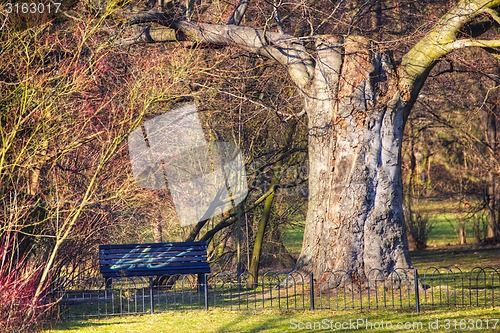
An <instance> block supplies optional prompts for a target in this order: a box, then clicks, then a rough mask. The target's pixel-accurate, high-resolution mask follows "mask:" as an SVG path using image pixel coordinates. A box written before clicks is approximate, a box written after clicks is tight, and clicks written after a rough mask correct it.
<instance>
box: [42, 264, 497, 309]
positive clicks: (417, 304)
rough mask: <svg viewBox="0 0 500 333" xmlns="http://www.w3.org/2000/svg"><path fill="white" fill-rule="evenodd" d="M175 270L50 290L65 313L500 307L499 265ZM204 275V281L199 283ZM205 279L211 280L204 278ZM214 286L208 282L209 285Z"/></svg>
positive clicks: (79, 281) (87, 281)
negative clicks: (359, 271) (359, 270)
mask: <svg viewBox="0 0 500 333" xmlns="http://www.w3.org/2000/svg"><path fill="white" fill-rule="evenodd" d="M204 279H205V281H198V280H197V276H195V275H190V274H187V275H171V276H161V277H146V278H140V277H136V278H114V279H113V280H112V284H110V283H109V281H108V283H106V282H107V281H105V280H104V279H103V278H91V279H75V280H73V281H68V282H66V283H64V284H58V285H59V286H60V287H59V288H55V289H54V290H53V291H52V293H51V296H52V297H53V298H54V299H55V300H58V311H59V313H60V316H61V317H62V318H79V317H94V316H112V315H126V314H140V313H156V312H164V311H174V310H191V309H205V310H208V309H213V308H220V309H228V310H260V309H283V310H291V309H293V310H315V309H332V310H349V309H387V308H393V309H403V310H407V311H416V312H420V310H421V309H432V308H438V307H478V306H484V307H496V306H498V305H499V304H500V270H499V269H496V268H492V267H476V268H474V269H472V270H470V271H467V272H464V271H462V270H460V269H459V268H457V267H429V268H426V269H424V270H423V271H422V273H421V274H419V273H418V272H417V270H416V269H396V270H394V271H393V272H390V273H389V272H386V271H383V270H379V269H373V270H371V271H370V272H369V274H368V275H367V276H366V278H364V279H359V278H358V277H357V276H356V274H354V273H353V272H350V271H325V272H323V273H322V274H320V275H319V276H314V275H313V274H302V273H300V272H297V271H292V272H267V273H264V274H262V275H261V276H260V277H259V279H258V281H256V282H255V280H254V279H253V277H252V276H251V275H250V273H248V272H246V273H243V274H239V275H238V274H236V273H225V272H224V273H217V274H209V275H204ZM200 282H201V283H200ZM203 282H204V283H203ZM205 285H206V286H207V287H206V288H204V286H205Z"/></svg>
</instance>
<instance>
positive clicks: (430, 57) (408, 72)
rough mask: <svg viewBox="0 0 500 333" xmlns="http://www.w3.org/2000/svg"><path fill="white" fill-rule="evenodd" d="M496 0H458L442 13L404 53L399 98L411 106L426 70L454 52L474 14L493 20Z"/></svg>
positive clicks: (496, 4)
mask: <svg viewBox="0 0 500 333" xmlns="http://www.w3.org/2000/svg"><path fill="white" fill-rule="evenodd" d="M498 6H500V0H460V1H459V2H458V4H457V5H456V6H455V7H453V8H452V9H451V10H450V11H449V12H448V13H447V14H445V15H444V16H443V17H441V19H439V21H438V22H437V23H436V25H435V26H434V27H433V28H432V30H431V31H430V32H429V33H427V35H426V36H425V37H424V38H422V39H421V40H420V41H419V42H418V43H417V44H416V45H415V46H414V47H413V48H412V49H411V50H410V51H408V53H406V54H405V55H404V56H403V58H402V62H401V66H400V72H399V75H400V91H401V92H402V93H403V96H402V97H403V99H404V100H406V101H407V102H408V105H410V106H411V105H412V104H413V103H414V101H415V99H416V97H417V96H418V92H419V91H420V89H421V88H422V85H423V84H424V82H425V80H426V78H427V76H428V75H429V72H430V70H431V69H432V68H433V67H434V65H435V64H436V62H437V61H438V60H439V59H440V58H442V57H443V56H445V55H446V54H448V53H449V52H451V51H453V50H454V49H456V48H457V47H455V46H458V45H457V44H454V43H455V42H456V41H457V40H456V38H457V35H458V34H459V32H460V30H461V29H462V28H463V27H464V26H465V25H466V24H468V23H470V22H471V21H472V20H473V19H475V18H476V17H477V16H478V15H481V14H484V13H488V14H489V15H490V16H492V17H493V19H495V20H496V18H495V14H494V13H493V12H495V13H496V11H495V10H494V8H495V9H496V8H497V7H498Z"/></svg>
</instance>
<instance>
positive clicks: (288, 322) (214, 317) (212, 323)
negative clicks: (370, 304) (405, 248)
mask: <svg viewBox="0 0 500 333" xmlns="http://www.w3.org/2000/svg"><path fill="white" fill-rule="evenodd" d="M499 318H500V309H499V308H496V309H492V308H478V309H451V310H450V309H448V310H435V311H426V312H422V313H420V314H417V313H407V312H398V311H370V312H367V311H355V312H346V311H344V312H334V311H287V312H283V311H256V312H242V311H232V312H231V311H221V310H212V311H208V312H205V311H188V312H181V311H179V312H168V313H163V314H155V315H142V316H127V317H114V318H105V319H91V320H85V321H71V322H66V323H62V324H59V325H56V326H54V327H53V328H51V329H48V330H46V331H43V332H44V333H65V332H67V333H73V332H79V333H87V332H89V333H90V332H92V333H94V332H95V333H118V332H120V333H121V332H123V333H126V332H130V333H132V332H133V333H143V332H144V333H146V332H148V333H149V332H151V333H153V332H169V333H175V332H182V333H196V332H203V333H210V332H214V333H223V332H227V333H229V332H234V333H242V332H255V333H258V332H326V331H336V332H461V331H472V332H474V331H475V332H479V331H483V332H500V322H497V321H496V320H495V319H499ZM471 320H472V321H471ZM350 321H351V322H350ZM487 321H488V324H487ZM344 323H345V324H344ZM351 323H352V324H351ZM480 324H482V325H483V328H482V330H481V329H479V328H478V327H479V325H480ZM495 324H496V326H495V327H494V325H495ZM314 325H316V326H314ZM335 325H337V328H340V326H339V325H344V329H342V328H340V329H338V330H337V329H335V328H336V327H335ZM347 325H350V326H347ZM398 325H407V326H406V328H405V327H404V326H398ZM429 325H433V326H432V327H431V329H429ZM435 325H437V328H436V329H434V327H435ZM448 325H449V328H448V329H447V328H446V327H447V326H448ZM460 325H462V327H464V326H463V325H469V326H468V327H467V326H465V327H466V329H463V330H461V329H460ZM486 325H488V326H489V328H488V329H486ZM309 327H310V328H311V329H308V328H309ZM332 327H333V330H332V329H331V328H332Z"/></svg>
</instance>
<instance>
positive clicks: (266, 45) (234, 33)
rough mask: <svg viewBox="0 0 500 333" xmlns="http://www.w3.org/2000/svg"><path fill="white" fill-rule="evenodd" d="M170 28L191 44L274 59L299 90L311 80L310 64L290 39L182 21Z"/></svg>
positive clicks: (276, 34) (309, 57) (294, 41)
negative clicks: (185, 37) (235, 49)
mask: <svg viewBox="0 0 500 333" xmlns="http://www.w3.org/2000/svg"><path fill="white" fill-rule="evenodd" d="M173 27H174V28H176V29H178V30H179V31H180V32H182V33H183V34H184V35H186V36H187V37H189V39H190V40H192V41H195V42H199V43H210V44H216V45H229V46H236V47H239V48H241V49H243V50H245V51H248V52H252V53H255V54H258V55H261V56H264V57H267V58H271V59H274V60H276V61H277V62H279V63H280V64H282V65H285V66H286V67H287V69H288V72H289V74H290V76H291V78H292V80H293V81H294V82H295V84H297V86H299V87H301V88H302V87H305V86H306V85H307V84H308V83H309V82H310V80H311V78H312V75H313V70H314V61H313V59H312V57H311V56H310V55H309V54H308V52H307V51H306V49H305V47H304V45H303V44H302V42H301V41H300V40H299V39H297V38H294V37H292V36H289V35H282V34H280V33H276V32H270V31H266V32H264V31H262V30H257V29H253V28H249V27H240V26H231V25H229V26H228V25H216V24H206V23H197V24H195V23H192V22H186V21H180V22H174V24H173Z"/></svg>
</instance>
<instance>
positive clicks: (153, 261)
mask: <svg viewBox="0 0 500 333" xmlns="http://www.w3.org/2000/svg"><path fill="white" fill-rule="evenodd" d="M206 261H207V257H205V256H204V257H196V258H188V257H181V258H175V257H173V258H158V257H152V258H148V259H146V258H141V259H129V258H127V259H112V260H110V259H105V260H103V259H101V265H129V264H140V263H142V264H157V263H158V264H162V263H163V264H170V263H172V264H173V263H196V262H206Z"/></svg>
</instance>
